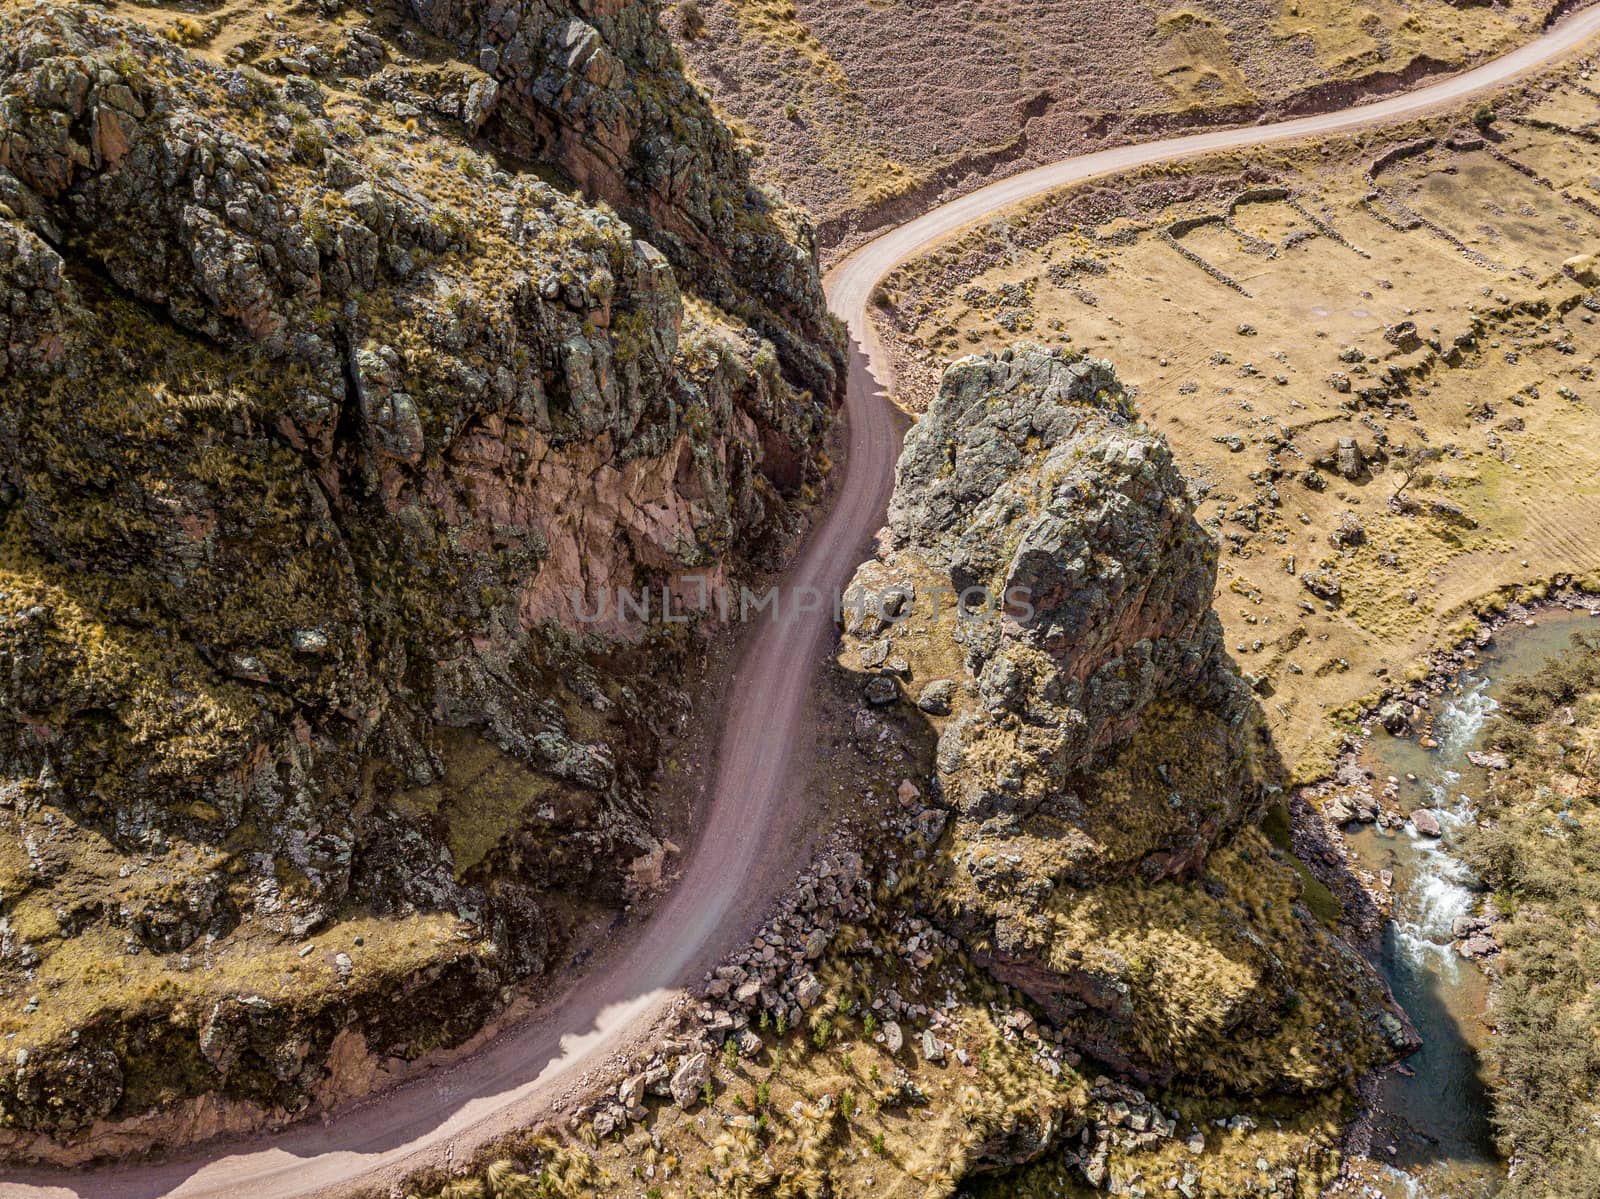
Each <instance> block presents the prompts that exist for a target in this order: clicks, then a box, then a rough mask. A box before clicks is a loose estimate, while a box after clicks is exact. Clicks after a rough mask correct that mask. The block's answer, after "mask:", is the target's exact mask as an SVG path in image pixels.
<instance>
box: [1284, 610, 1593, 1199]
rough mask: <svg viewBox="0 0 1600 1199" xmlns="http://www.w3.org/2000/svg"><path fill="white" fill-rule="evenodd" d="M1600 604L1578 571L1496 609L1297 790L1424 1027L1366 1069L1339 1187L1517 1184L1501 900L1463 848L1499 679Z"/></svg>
mask: <svg viewBox="0 0 1600 1199" xmlns="http://www.w3.org/2000/svg"><path fill="white" fill-rule="evenodd" d="M1597 612H1600V600H1597V599H1596V597H1594V596H1593V595H1592V594H1588V593H1585V592H1582V591H1579V590H1576V589H1574V588H1572V587H1571V586H1570V585H1568V586H1565V587H1562V588H1559V589H1557V590H1556V591H1555V592H1554V593H1553V594H1552V595H1550V596H1549V597H1548V598H1546V599H1544V600H1542V601H1539V602H1537V603H1533V604H1518V603H1515V602H1513V603H1508V604H1507V605H1506V606H1505V608H1504V610H1503V611H1499V612H1495V613H1492V614H1490V615H1488V616H1486V617H1485V618H1484V619H1483V620H1482V622H1481V624H1480V627H1479V628H1478V630H1477V632H1476V633H1475V635H1474V636H1473V637H1471V638H1469V639H1467V641H1466V642H1464V643H1462V644H1459V645H1457V646H1455V647H1453V648H1451V649H1449V650H1445V651H1442V652H1440V653H1438V654H1436V655H1434V656H1433V658H1432V659H1431V660H1430V661H1429V663H1428V664H1427V666H1428V670H1427V673H1426V674H1425V675H1423V676H1422V677H1421V678H1419V679H1417V680H1416V681H1415V682H1408V683H1405V684H1402V685H1400V686H1397V687H1395V688H1394V689H1393V690H1392V691H1391V692H1390V693H1389V694H1388V695H1386V696H1383V697H1382V698H1381V699H1379V700H1378V701H1376V702H1375V703H1373V704H1372V705H1371V706H1370V707H1368V708H1367V709H1366V710H1365V711H1363V712H1362V713H1361V719H1360V721H1359V722H1358V726H1359V729H1360V732H1359V735H1358V736H1356V737H1353V738H1351V739H1350V740H1349V741H1347V743H1346V745H1345V746H1344V749H1343V751H1342V753H1341V755H1340V756H1339V758H1338V759H1337V761H1336V763H1335V767H1334V770H1333V772H1332V775H1331V777H1330V778H1329V779H1328V780H1327V781H1325V782H1323V783H1321V784H1319V785H1316V786H1313V787H1309V788H1305V789H1303V790H1302V791H1301V792H1300V793H1299V795H1298V796H1297V797H1296V798H1297V802H1296V803H1295V804H1294V805H1293V807H1292V810H1293V813H1294V817H1295V819H1294V836H1295V844H1296V849H1297V852H1298V853H1299V854H1300V856H1302V857H1303V858H1304V859H1305V860H1306V861H1307V862H1308V863H1309V864H1311V866H1312V868H1313V870H1314V871H1318V872H1319V874H1320V875H1322V876H1323V881H1325V882H1326V883H1328V885H1329V886H1330V887H1331V888H1332V889H1334V890H1335V892H1336V894H1338V896H1339V898H1340V899H1341V902H1342V903H1343V904H1344V907H1345V913H1344V921H1343V927H1344V930H1345V933H1346V935H1347V937H1349V939H1350V940H1351V941H1352V942H1353V943H1355V944H1357V945H1358V946H1359V947H1360V948H1361V949H1362V950H1363V952H1365V953H1366V954H1367V955H1368V957H1369V958H1370V959H1371V960H1372V961H1373V963H1374V965H1376V966H1377V967H1378V969H1379V970H1380V972H1381V973H1382V974H1383V975H1384V977H1385V980H1386V981H1387V982H1388V983H1389V985H1390V987H1391V989H1392V990H1393V992H1394V994H1395V997H1396V999H1397V1000H1398V1001H1399V1002H1400V1004H1401V1005H1402V1006H1403V1007H1404V1008H1405V1009H1406V1011H1407V1014H1408V1016H1409V1017H1410V1019H1411V1021H1412V1023H1413V1024H1414V1025H1415V1026H1416V1028H1417V1030H1418V1032H1419V1033H1420V1034H1421V1036H1422V1040H1423V1046H1422V1048H1421V1049H1420V1050H1419V1051H1418V1052H1417V1053H1416V1054H1415V1055H1413V1056H1412V1057H1411V1058H1410V1059H1408V1060H1407V1062H1405V1063H1403V1064H1401V1065H1399V1066H1397V1067H1393V1068H1390V1069H1387V1070H1384V1071H1382V1072H1380V1073H1379V1074H1377V1075H1375V1076H1374V1077H1371V1078H1369V1079H1368V1080H1366V1081H1365V1083H1364V1085H1363V1087H1362V1098H1363V1108H1364V1110H1363V1111H1362V1113H1361V1116H1360V1118H1359V1119H1358V1120H1357V1121H1356V1123H1355V1124H1354V1125H1353V1127H1352V1128H1351V1130H1350V1132H1349V1134H1348V1135H1347V1137H1346V1141H1345V1149H1346V1153H1347V1155H1348V1158H1349V1165H1348V1166H1347V1169H1346V1175H1345V1177H1344V1178H1343V1179H1342V1180H1341V1184H1340V1186H1341V1187H1343V1188H1345V1189H1344V1190H1342V1191H1341V1190H1340V1188H1338V1187H1336V1188H1335V1191H1334V1192H1331V1193H1351V1192H1350V1190H1349V1189H1348V1188H1349V1187H1350V1186H1351V1185H1352V1184H1354V1185H1357V1186H1362V1187H1370V1188H1373V1191H1374V1192H1375V1193H1378V1194H1383V1195H1385V1196H1407V1197H1416V1196H1445V1195H1448V1196H1452V1197H1456V1196H1459V1197H1462V1199H1466V1197H1472V1199H1479V1197H1482V1199H1487V1197H1488V1196H1492V1195H1495V1194H1497V1193H1498V1191H1499V1190H1500V1188H1501V1186H1502V1185H1503V1184H1504V1181H1505V1177H1506V1172H1505V1164H1504V1163H1503V1161H1501V1159H1500V1157H1499V1155H1498V1152H1497V1150H1496V1147H1495V1143H1494V1138H1493V1128H1492V1126H1491V1106H1492V1102H1491V1094H1490V1091H1489V1088H1488V1086H1487V1083H1486V1080H1485V1077H1484V1071H1483V1068H1482V1066H1481V1065H1480V1060H1479V1059H1480V1054H1481V1053H1482V1052H1483V1051H1484V1050H1485V1049H1486V1048H1487V1046H1488V1028H1487V1026H1486V1023H1485V1014H1486V1012H1487V1011H1488V1009H1489V1006H1490V1004H1491V1003H1492V1002H1493V996H1492V994H1491V988H1492V986H1493V982H1494V976H1495V973H1496V970H1495V964H1494V963H1495V957H1496V955H1497V953H1498V947H1497V945H1496V944H1495V941H1494V938H1493V927H1494V923H1495V921H1496V920H1497V919H1498V913H1496V912H1494V911H1490V910H1485V911H1483V912H1479V911H1478V910H1477V909H1478V907H1479V898H1480V892H1481V887H1480V886H1479V884H1478V882H1477V880H1476V878H1475V877H1474V876H1473V874H1472V872H1471V870H1470V869H1469V868H1468V866H1467V865H1466V863H1465V862H1464V861H1463V860H1462V859H1461V858H1460V857H1458V856H1457V853H1456V850H1457V849H1458V846H1459V842H1460V839H1461V838H1462V837H1463V836H1465V835H1466V834H1467V833H1468V832H1469V830H1471V829H1472V828H1473V827H1474V824H1475V818H1476V809H1477V805H1478V801H1479V800H1480V799H1481V798H1482V795H1483V794H1484V791H1485V790H1486V788H1487V786H1488V777H1487V776H1488V774H1489V773H1490V769H1491V768H1493V767H1498V766H1501V765H1502V763H1503V759H1502V758H1500V757H1498V756H1497V755H1494V754H1492V753H1485V752H1484V748H1485V747H1483V746H1482V745H1480V743H1479V742H1480V739H1481V737H1482V734H1483V731H1484V729H1485V726H1486V723H1487V722H1488V721H1489V720H1490V719H1491V717H1492V716H1493V714H1494V713H1495V711H1496V709H1497V706H1498V704H1497V699H1496V695H1497V693H1498V691H1499V690H1500V688H1502V687H1503V686H1505V685H1507V684H1508V683H1510V682H1511V681H1513V680H1515V679H1518V678H1521V677H1524V676H1526V675H1528V674H1530V673H1532V672H1534V671H1536V670H1537V669H1539V668H1540V667H1541V666H1542V665H1543V664H1544V663H1545V662H1546V660H1547V659H1549V658H1550V656H1551V655H1552V654H1554V653H1559V652H1560V651H1561V650H1562V649H1564V647H1565V646H1566V644H1567V642H1568V639H1569V638H1570V636H1571V635H1572V633H1574V632H1577V631H1583V630H1586V629H1587V628H1588V627H1589V625H1590V622H1591V620H1592V619H1593V617H1594V615H1596V614H1597ZM1330 867H1331V869H1330ZM1319 868H1320V870H1319ZM1489 906H1491V907H1492V904H1491V905H1489ZM1475 961H1476V962H1477V964H1476V965H1475V964H1474V962H1475ZM1356 1193H1373V1192H1356Z"/></svg>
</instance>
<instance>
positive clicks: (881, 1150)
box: [872, 1132, 889, 1157]
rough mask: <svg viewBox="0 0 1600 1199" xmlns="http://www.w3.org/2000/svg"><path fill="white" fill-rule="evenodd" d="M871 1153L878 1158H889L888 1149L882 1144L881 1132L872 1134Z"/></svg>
mask: <svg viewBox="0 0 1600 1199" xmlns="http://www.w3.org/2000/svg"><path fill="white" fill-rule="evenodd" d="M872 1152H874V1153H876V1154H877V1155H878V1156H879V1157H888V1156H889V1147H888V1146H887V1145H885V1144H884V1142H883V1134H882V1133H881V1132H875V1133H873V1134H872Z"/></svg>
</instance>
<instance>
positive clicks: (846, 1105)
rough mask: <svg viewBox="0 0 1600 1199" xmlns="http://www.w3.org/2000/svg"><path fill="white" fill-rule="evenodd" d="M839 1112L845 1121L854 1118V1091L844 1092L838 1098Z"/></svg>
mask: <svg viewBox="0 0 1600 1199" xmlns="http://www.w3.org/2000/svg"><path fill="white" fill-rule="evenodd" d="M839 1111H840V1112H841V1113H843V1115H844V1118H845V1119H846V1120H851V1119H854V1118H855V1114H856V1093H855V1092H854V1091H845V1092H844V1093H843V1094H842V1095H840V1096H839Z"/></svg>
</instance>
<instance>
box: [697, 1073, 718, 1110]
mask: <svg viewBox="0 0 1600 1199" xmlns="http://www.w3.org/2000/svg"><path fill="white" fill-rule="evenodd" d="M700 1098H702V1099H704V1100H705V1101H706V1106H707V1107H710V1106H711V1105H712V1104H714V1103H715V1102H716V1101H717V1092H716V1089H715V1088H714V1087H712V1085H711V1080H710V1079H709V1078H708V1079H706V1085H705V1086H704V1087H702V1088H701V1089H700Z"/></svg>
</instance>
